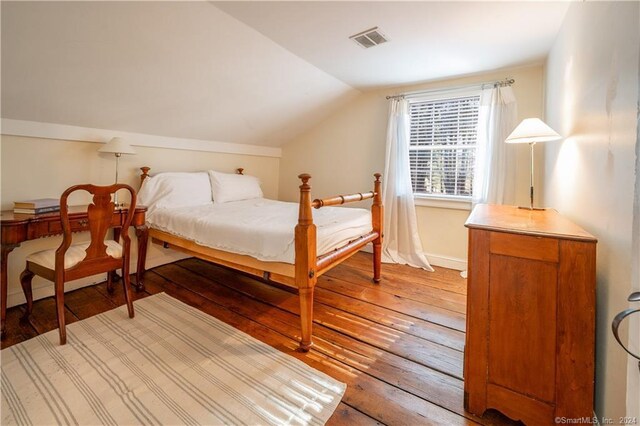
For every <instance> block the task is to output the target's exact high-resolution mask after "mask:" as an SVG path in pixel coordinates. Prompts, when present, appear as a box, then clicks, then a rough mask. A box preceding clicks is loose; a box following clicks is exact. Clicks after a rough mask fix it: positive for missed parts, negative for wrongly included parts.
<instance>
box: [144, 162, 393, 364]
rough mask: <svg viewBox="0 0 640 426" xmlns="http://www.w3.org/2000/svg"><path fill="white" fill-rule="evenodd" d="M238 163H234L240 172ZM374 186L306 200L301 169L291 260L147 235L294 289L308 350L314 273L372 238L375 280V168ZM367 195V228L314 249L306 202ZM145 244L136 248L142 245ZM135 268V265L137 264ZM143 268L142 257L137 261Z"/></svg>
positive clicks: (376, 276)
mask: <svg viewBox="0 0 640 426" xmlns="http://www.w3.org/2000/svg"><path fill="white" fill-rule="evenodd" d="M141 170H142V175H141V176H140V178H141V181H144V179H145V178H147V177H149V176H150V175H149V170H150V168H149V167H142V168H141ZM242 171H243V169H237V173H239V174H242ZM374 176H375V182H374V189H373V191H370V192H365V193H356V194H350V195H338V196H336V197H331V198H324V199H315V200H313V201H312V200H311V186H310V185H309V180H310V179H311V176H310V175H308V174H301V175H300V176H298V177H299V178H300V179H301V180H302V185H300V207H299V212H298V224H297V225H296V227H295V264H294V265H291V264H286V263H280V262H264V261H260V260H257V259H255V258H253V257H250V256H245V255H239V254H236V253H229V252H225V251H222V250H216V249H213V248H210V247H205V246H202V245H199V244H197V243H195V242H193V241H190V240H187V239H184V238H181V237H177V236H175V235H172V234H170V233H167V232H162V231H158V230H155V229H151V230H150V231H149V236H150V237H152V238H153V239H154V240H155V241H158V242H161V243H163V245H164V246H165V247H170V248H172V249H175V250H178V251H181V252H184V253H188V254H191V255H193V256H195V257H198V258H201V259H204V260H208V261H211V262H214V263H218V264H221V265H224V266H227V267H230V268H233V269H237V270H240V271H243V272H246V273H249V274H252V275H255V276H258V277H261V278H263V279H264V280H266V281H273V282H277V283H280V284H284V285H287V286H291V287H295V288H297V289H298V293H299V299H300V322H301V339H300V350H301V351H304V352H306V351H308V350H309V348H310V347H311V346H312V344H313V342H312V327H313V292H314V288H315V285H316V282H317V279H318V277H319V276H320V275H322V274H323V273H325V272H326V271H328V270H330V269H331V268H333V267H334V266H336V265H338V264H339V263H341V262H343V261H344V260H346V259H348V258H349V257H351V256H353V255H354V254H355V253H356V252H357V251H358V250H360V249H361V248H362V247H364V246H365V245H367V244H368V243H370V242H371V243H373V281H374V282H376V283H378V282H380V265H381V254H382V238H383V230H382V224H383V214H384V212H383V206H382V193H381V185H382V184H381V181H380V178H381V176H382V175H380V174H379V173H376V174H375V175H374ZM367 199H373V205H372V206H371V221H372V223H371V228H372V230H371V232H369V233H367V234H365V235H361V236H359V237H358V238H355V239H354V240H352V241H350V242H349V243H347V244H345V245H344V246H342V247H338V248H336V249H335V250H333V251H330V252H328V253H321V254H320V255H318V254H317V253H316V249H317V242H316V226H315V224H314V223H313V214H312V208H316V209H320V208H322V207H326V206H335V205H340V204H345V203H349V202H356V201H362V200H367ZM144 244H145V247H142V248H141V250H145V251H146V241H145V242H144ZM139 268H140V266H139ZM141 268H142V271H144V262H142V266H141Z"/></svg>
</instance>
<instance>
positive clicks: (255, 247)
mask: <svg viewBox="0 0 640 426" xmlns="http://www.w3.org/2000/svg"><path fill="white" fill-rule="evenodd" d="M147 221H148V222H149V224H150V226H151V227H152V228H156V229H159V230H161V231H166V232H170V233H172V234H174V235H178V236H180V237H183V238H187V239H189V240H192V241H195V242H197V243H198V244H201V245H204V246H207V247H212V248H215V249H220V250H224V251H229V252H233V253H239V254H246V255H249V256H252V257H255V258H256V259H259V260H264V261H273V262H285V263H294V262H295V244H294V228H295V226H296V224H297V223H298V204H296V203H285V202H282V201H274V200H268V199H265V198H257V199H253V200H244V201H234V202H230V203H224V204H220V203H218V204H216V203H213V204H209V205H204V206H197V207H183V208H161V209H156V210H154V211H153V212H152V213H151V214H149V215H148V216H147ZM313 222H314V223H315V225H316V227H317V252H318V254H319V255H320V254H323V253H326V252H329V251H331V250H333V249H334V248H336V247H340V246H342V245H343V244H346V243H347V242H348V241H349V240H352V239H354V238H355V237H358V236H360V235H363V234H366V233H368V232H370V231H371V213H370V212H369V211H368V210H365V209H356V208H342V207H324V208H322V209H319V210H315V209H314V210H313Z"/></svg>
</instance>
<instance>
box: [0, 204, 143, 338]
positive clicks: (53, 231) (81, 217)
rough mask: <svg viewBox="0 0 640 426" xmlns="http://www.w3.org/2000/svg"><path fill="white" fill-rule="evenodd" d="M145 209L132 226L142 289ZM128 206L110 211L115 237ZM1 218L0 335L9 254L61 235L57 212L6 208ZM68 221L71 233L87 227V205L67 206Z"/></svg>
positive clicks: (139, 210)
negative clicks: (26, 243)
mask: <svg viewBox="0 0 640 426" xmlns="http://www.w3.org/2000/svg"><path fill="white" fill-rule="evenodd" d="M146 211H147V208H146V207H144V206H138V207H136V210H135V213H134V215H133V220H132V221H131V225H132V226H134V227H135V229H136V236H137V237H138V247H139V248H138V271H137V273H136V284H135V287H136V290H138V291H141V290H143V289H144V283H143V281H142V275H143V273H144V258H145V256H146V254H147V253H146V251H147V240H148V230H147V227H146V225H145V213H146ZM126 212H127V208H126V207H125V208H123V209H117V210H114V212H113V221H112V226H113V227H114V238H115V239H119V238H120V231H121V227H122V223H123V222H124V219H125V216H126V214H125V213H126ZM1 218H2V276H1V279H2V283H1V289H0V299H1V300H0V305H1V307H0V308H1V311H2V330H1V338H4V334H5V316H6V312H7V260H8V258H9V253H11V252H12V251H13V249H15V248H16V247H18V246H20V243H22V242H23V241H29V240H35V239H38V238H43V237H50V236H53V235H59V234H62V221H61V219H60V212H55V213H46V214H41V215H38V216H34V215H25V214H14V213H13V211H11V210H7V211H3V212H1ZM69 222H70V224H71V230H72V231H73V232H81V231H88V230H89V221H88V217H87V206H86V205H85V206H70V207H69Z"/></svg>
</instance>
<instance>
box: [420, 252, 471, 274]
mask: <svg viewBox="0 0 640 426" xmlns="http://www.w3.org/2000/svg"><path fill="white" fill-rule="evenodd" d="M425 256H427V260H428V261H429V263H430V264H431V265H433V266H440V267H441V268H449V269H455V270H456V271H466V270H467V261H466V260H465V259H460V258H457V257H448V256H441V255H438V254H433V253H425Z"/></svg>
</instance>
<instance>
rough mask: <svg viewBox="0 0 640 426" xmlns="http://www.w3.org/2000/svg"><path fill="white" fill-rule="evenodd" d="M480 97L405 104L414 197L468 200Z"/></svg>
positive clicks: (470, 188)
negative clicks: (407, 111) (407, 109)
mask: <svg viewBox="0 0 640 426" xmlns="http://www.w3.org/2000/svg"><path fill="white" fill-rule="evenodd" d="M479 104H480V95H479V94H478V95H473V96H461V97H455V98H448V99H438V100H415V101H412V102H411V103H410V104H409V114H410V120H411V128H410V140H409V161H410V166H411V184H412V186H413V192H414V194H418V195H420V194H422V195H438V196H462V197H471V194H472V191H473V170H474V166H475V157H476V138H477V132H478V129H477V128H478V109H479Z"/></svg>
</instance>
